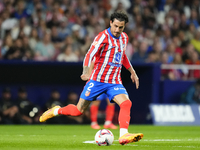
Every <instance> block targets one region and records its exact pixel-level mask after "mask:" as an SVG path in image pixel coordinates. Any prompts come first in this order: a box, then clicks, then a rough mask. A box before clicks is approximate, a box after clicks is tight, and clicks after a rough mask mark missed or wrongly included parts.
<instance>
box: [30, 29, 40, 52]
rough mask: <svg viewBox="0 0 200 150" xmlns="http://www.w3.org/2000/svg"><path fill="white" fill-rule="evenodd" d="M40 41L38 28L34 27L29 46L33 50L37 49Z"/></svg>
mask: <svg viewBox="0 0 200 150" xmlns="http://www.w3.org/2000/svg"><path fill="white" fill-rule="evenodd" d="M38 42H39V36H38V32H37V29H36V28H32V30H31V33H30V38H29V46H30V48H31V49H32V50H34V49H35V46H36V44H37V43H38Z"/></svg>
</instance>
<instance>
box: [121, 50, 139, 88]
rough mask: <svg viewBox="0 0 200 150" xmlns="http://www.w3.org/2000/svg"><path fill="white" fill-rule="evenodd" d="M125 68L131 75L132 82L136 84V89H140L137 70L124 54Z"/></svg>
mask: <svg viewBox="0 0 200 150" xmlns="http://www.w3.org/2000/svg"><path fill="white" fill-rule="evenodd" d="M123 66H124V67H125V68H126V69H127V70H128V71H129V72H130V73H131V80H132V82H133V83H135V85H136V89H138V88H139V78H138V76H137V74H136V72H135V70H134V69H133V67H132V65H131V63H130V61H129V60H128V57H127V56H126V54H124V60H123Z"/></svg>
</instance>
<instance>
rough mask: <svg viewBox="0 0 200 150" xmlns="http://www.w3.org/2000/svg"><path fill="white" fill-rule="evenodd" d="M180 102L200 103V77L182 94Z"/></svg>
mask: <svg viewBox="0 0 200 150" xmlns="http://www.w3.org/2000/svg"><path fill="white" fill-rule="evenodd" d="M182 102H183V103H186V104H200V79H199V78H198V79H197V80H196V81H195V83H194V84H193V85H192V86H191V87H190V88H189V89H188V90H187V91H186V92H185V93H183V94H182Z"/></svg>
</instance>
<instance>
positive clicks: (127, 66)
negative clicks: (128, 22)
mask: <svg viewBox="0 0 200 150" xmlns="http://www.w3.org/2000/svg"><path fill="white" fill-rule="evenodd" d="M124 34H125V37H126V46H127V44H128V41H129V38H128V35H127V34H126V33H124ZM125 49H126V47H125ZM122 64H123V66H124V67H125V68H126V69H128V68H130V67H132V65H131V62H130V61H129V59H128V57H127V55H126V53H124V59H123V63H122Z"/></svg>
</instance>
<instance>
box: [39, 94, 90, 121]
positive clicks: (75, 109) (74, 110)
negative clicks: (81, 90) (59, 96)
mask: <svg viewBox="0 0 200 150" xmlns="http://www.w3.org/2000/svg"><path fill="white" fill-rule="evenodd" d="M90 103H91V101H87V100H84V99H82V98H80V99H79V101H78V104H77V105H73V104H69V105H67V106H65V107H60V106H55V107H53V108H51V109H49V110H47V111H46V112H44V113H43V114H42V116H41V117H40V122H45V121H46V120H48V119H50V118H53V117H55V116H57V115H69V116H80V115H82V114H83V112H84V111H85V110H86V109H87V108H88V106H89V105H90Z"/></svg>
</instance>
